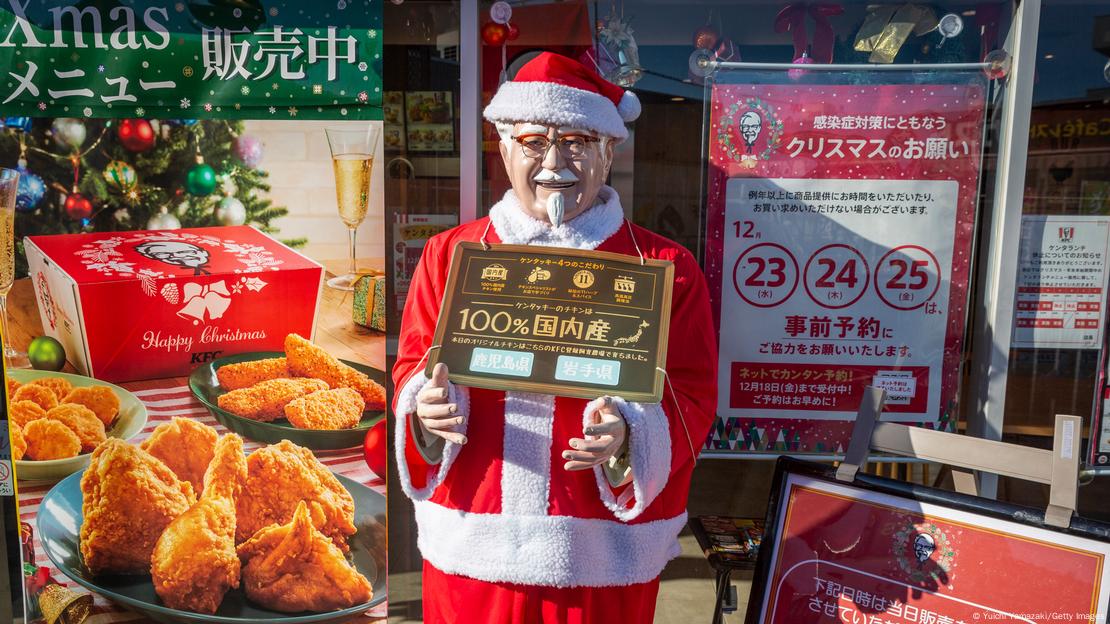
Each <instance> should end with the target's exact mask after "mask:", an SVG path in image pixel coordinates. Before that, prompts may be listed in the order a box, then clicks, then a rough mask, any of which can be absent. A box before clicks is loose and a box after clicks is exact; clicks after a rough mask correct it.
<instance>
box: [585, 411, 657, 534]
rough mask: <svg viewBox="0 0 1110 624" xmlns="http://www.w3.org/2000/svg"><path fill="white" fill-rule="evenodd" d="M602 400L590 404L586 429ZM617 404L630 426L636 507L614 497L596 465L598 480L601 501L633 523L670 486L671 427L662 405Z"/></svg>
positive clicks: (614, 513) (620, 517)
mask: <svg viewBox="0 0 1110 624" xmlns="http://www.w3.org/2000/svg"><path fill="white" fill-rule="evenodd" d="M602 401H604V398H601V399H596V400H594V401H591V402H590V403H589V404H588V405H586V410H585V412H583V414H582V424H583V426H585V425H587V424H589V415H590V414H591V413H593V411H594V410H596V409H597V408H599V407H601V403H602ZM613 403H614V404H615V405H616V406H617V409H619V410H620V413H621V416H624V420H625V422H627V423H628V437H629V440H628V450H629V452H630V453H631V457H630V458H629V463H630V464H631V465H632V492H633V495H634V496H635V501H634V502H633V504H632V507H628V506H627V505H625V504H623V502H624V501H618V500H617V499H616V498H615V497H614V496H613V490H612V489H611V488H610V487H609V480H608V479H606V478H605V471H604V470H603V469H602V467H601V466H594V477H595V478H596V479H597V488H598V490H599V491H600V492H601V501H602V502H603V503H605V506H606V507H607V508H608V509H609V511H611V512H613V515H614V516H616V517H617V519H618V520H621V521H624V522H629V521H631V520H634V519H636V518H637V517H639V516H640V514H642V513H644V510H645V509H647V508H648V506H649V505H651V503H652V501H654V500H655V497H656V496H659V493H660V492H662V491H663V488H664V487H666V485H667V480H668V478H669V477H670V474H671V432H670V424H669V423H668V422H667V416H666V414H664V413H663V408H662V407H661V406H660V405H659V404H658V403H629V402H627V401H625V400H624V399H622V398H620V397H613ZM622 498H623V497H622Z"/></svg>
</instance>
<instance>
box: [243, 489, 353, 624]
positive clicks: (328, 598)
mask: <svg viewBox="0 0 1110 624" xmlns="http://www.w3.org/2000/svg"><path fill="white" fill-rule="evenodd" d="M238 552H239V557H240V558H241V559H242V560H243V592H244V593H246V595H247V598H248V599H250V600H251V601H252V602H254V603H256V604H258V605H260V606H263V607H266V608H267V609H273V610H275V611H282V612H285V613H298V612H301V611H336V610H339V609H346V608H347V607H353V606H355V605H358V604H362V603H365V602H369V600H370V598H371V596H373V594H374V592H373V588H372V587H371V585H370V581H368V580H366V577H365V576H363V575H362V574H360V573H359V572H358V570H355V569H354V568H353V567H352V566H351V564H349V563H347V560H346V559H345V558H344V557H343V553H342V552H341V551H340V550H339V549H338V548H336V547H335V544H334V543H333V542H332V541H331V540H329V539H328V538H327V537H326V536H325V535H324V534H323V533H321V532H320V531H318V530H317V529H316V527H314V526H312V519H311V517H310V516H309V511H308V505H306V504H305V503H304V502H303V501H302V502H300V503H298V504H297V508H296V509H295V510H294V512H293V518H292V521H291V522H289V523H287V524H282V525H272V526H269V527H266V528H264V529H262V530H261V531H259V532H258V533H257V534H256V535H255V536H254V537H252V538H251V539H250V540H248V541H246V542H244V543H243V544H241V545H240V546H239V549H238Z"/></svg>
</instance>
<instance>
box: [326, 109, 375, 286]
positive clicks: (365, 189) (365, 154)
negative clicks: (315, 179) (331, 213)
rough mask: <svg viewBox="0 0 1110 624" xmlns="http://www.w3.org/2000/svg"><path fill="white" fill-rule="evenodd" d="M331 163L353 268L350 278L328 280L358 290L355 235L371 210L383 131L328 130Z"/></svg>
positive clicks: (367, 128)
mask: <svg viewBox="0 0 1110 624" xmlns="http://www.w3.org/2000/svg"><path fill="white" fill-rule="evenodd" d="M324 132H325V133H327V135H328V147H330V148H331V162H332V167H333V169H334V171H335V193H336V196H337V198H338V199H339V218H340V219H343V223H344V224H345V225H346V226H347V230H348V234H349V241H350V261H351V263H350V267H349V268H348V270H347V274H346V275H337V276H336V277H333V278H331V279H329V280H328V286H330V287H332V288H336V289H338V290H354V289H355V280H356V279H358V276H357V274H356V273H357V271H358V267H357V266H356V264H355V232H356V230H357V229H358V226H359V224H360V223H362V220H363V219H365V218H366V210H367V209H368V208H369V206H370V171H371V169H372V167H373V165H374V152H375V151H376V150H377V149H378V136H379V135H380V131H379V129H378V128H377V127H376V126H374V125H373V124H367V125H366V126H358V127H353V128H352V127H344V128H326V129H325V130H324Z"/></svg>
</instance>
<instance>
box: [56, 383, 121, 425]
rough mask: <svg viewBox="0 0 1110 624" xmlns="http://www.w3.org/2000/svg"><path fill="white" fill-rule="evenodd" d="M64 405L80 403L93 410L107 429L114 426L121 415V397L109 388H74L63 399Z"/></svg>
mask: <svg viewBox="0 0 1110 624" xmlns="http://www.w3.org/2000/svg"><path fill="white" fill-rule="evenodd" d="M62 403H80V404H81V405H84V406H85V407H87V408H89V409H91V410H92V411H93V413H95V414H96V417H97V418H99V419H100V422H102V423H104V426H105V427H110V426H112V423H113V422H115V420H116V414H119V396H117V395H116V393H115V392H113V391H112V389H111V388H109V387H108V386H87V387H84V388H74V389H73V390H72V391H70V393H69V394H67V395H66V397H65V398H64V399H62Z"/></svg>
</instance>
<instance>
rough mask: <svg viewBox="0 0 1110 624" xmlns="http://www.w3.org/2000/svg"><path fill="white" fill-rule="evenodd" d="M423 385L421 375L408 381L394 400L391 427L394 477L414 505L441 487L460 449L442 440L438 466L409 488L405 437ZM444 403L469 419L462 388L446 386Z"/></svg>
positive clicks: (425, 379)
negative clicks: (421, 482)
mask: <svg viewBox="0 0 1110 624" xmlns="http://www.w3.org/2000/svg"><path fill="white" fill-rule="evenodd" d="M426 383H428V378H427V377H426V376H425V375H424V374H423V373H421V374H418V375H413V376H412V377H410V378H409V380H408V382H407V383H406V384H405V387H404V388H402V389H401V393H400V395H399V396H398V398H397V410H396V414H397V416H396V421H395V422H396V425H395V426H394V427H393V445H394V446H393V448H394V449H396V455H397V473H398V477H399V478H400V481H401V489H402V490H404V492H405V494H406V495H407V496H408V497H409V498H411V499H412V500H414V501H418V500H426V499H428V497H430V496H431V495H432V492H434V491H435V489H436V488H437V487H439V486H440V484H441V483H443V479H444V477H446V476H447V471H448V470H450V469H451V464H453V463H455V457H457V456H458V454H459V450H460V449H461V448H462V447H461V445H458V444H455V443H454V442H451V441H449V440H444V444H443V459H442V460H440V462H439V464H436V465H434V466H432V467H431V468H430V469H429V473H428V482H427V483H426V484H425V485H424V487H422V488H416V487H413V485H412V475H411V474H410V473H409V466H408V462H407V461H406V460H405V444H407V442H408V440H407V437H406V435H405V434H406V433H407V432H408V429H409V427H410V423H409V417H410V415H411V417H412V418H416V415H415V412H416V395H417V394H418V393H419V392H420V390H421V389H422V388H423V387H424V384H426ZM447 400H448V401H449V402H451V403H456V404H458V406H459V415H461V416H464V417H469V414H470V393H469V392H468V391H467V389H466V387H465V386H456V385H455V384H453V383H448V386H447ZM417 426H418V425H417ZM461 431H462V433H466V421H465V420H464V421H463V425H462V428H461Z"/></svg>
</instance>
